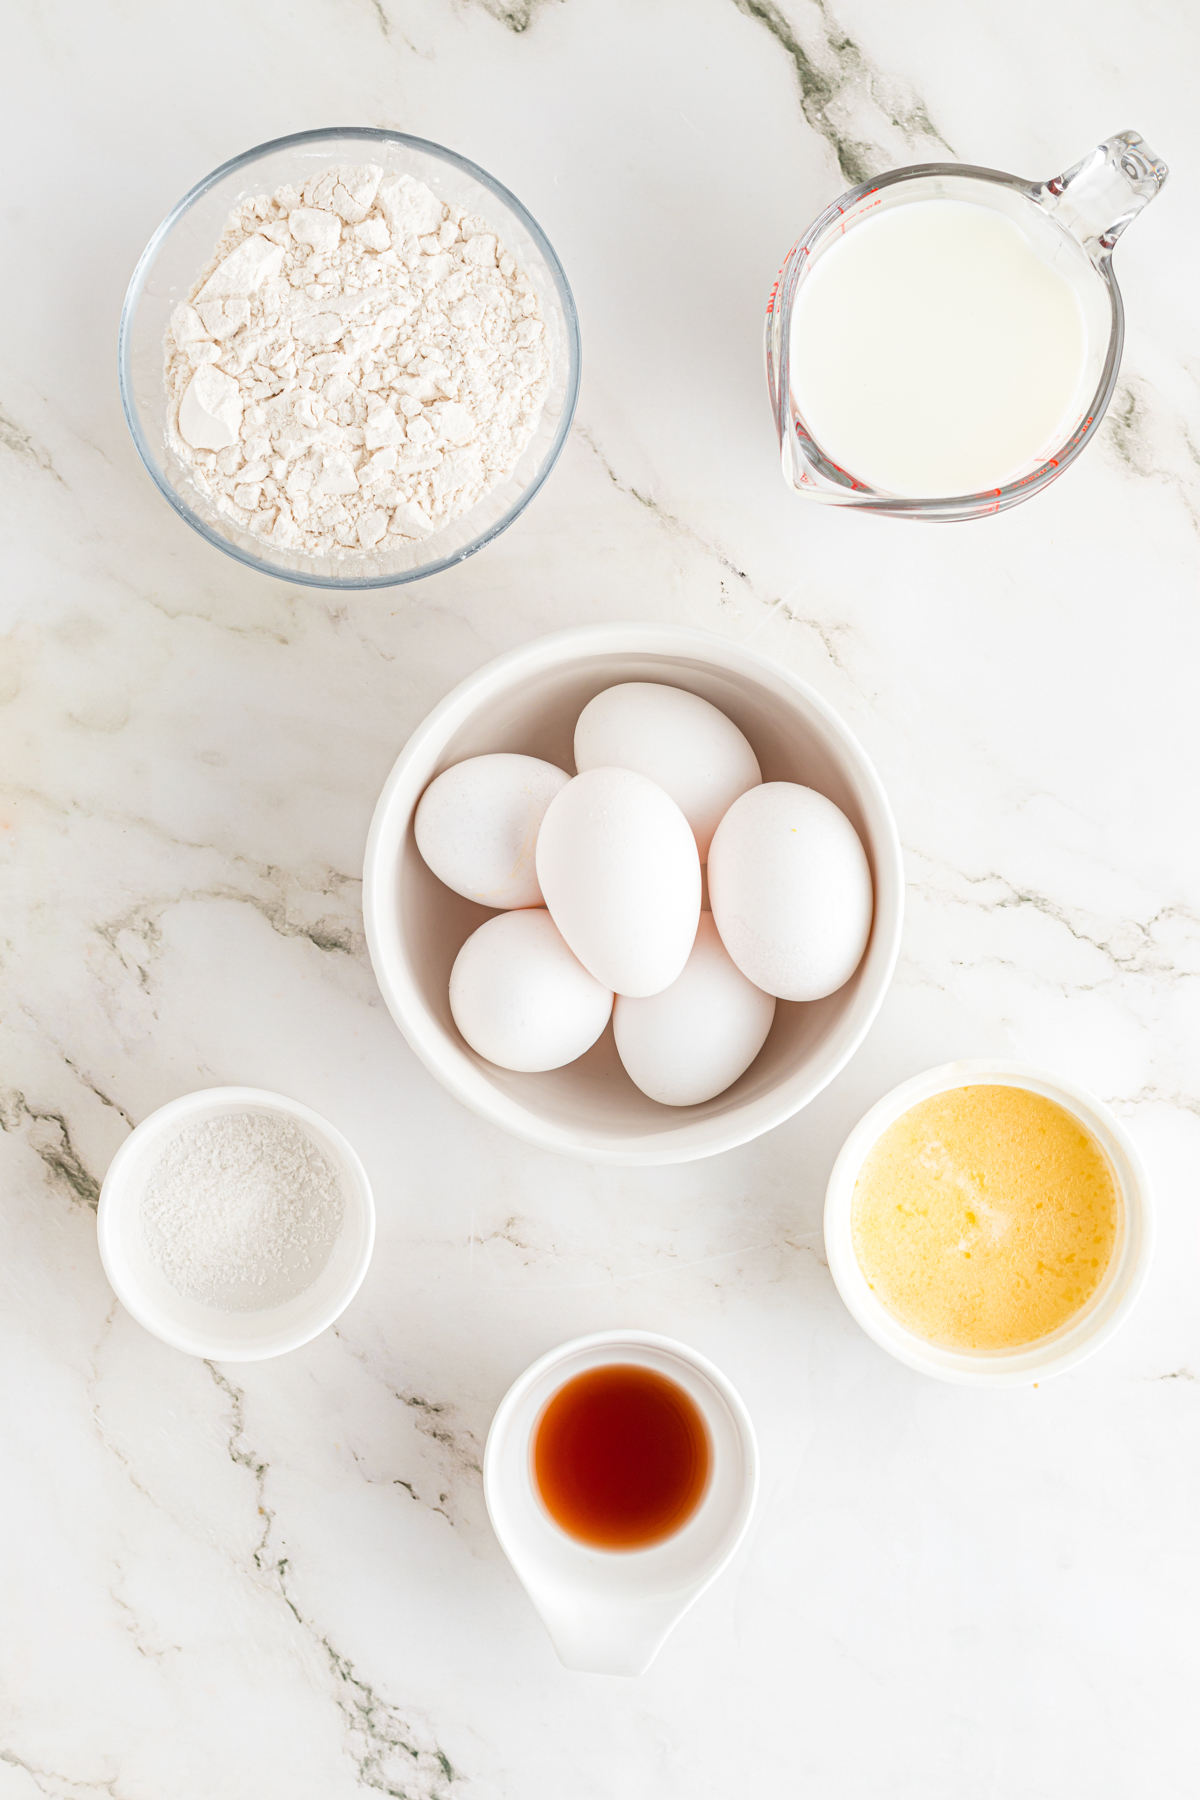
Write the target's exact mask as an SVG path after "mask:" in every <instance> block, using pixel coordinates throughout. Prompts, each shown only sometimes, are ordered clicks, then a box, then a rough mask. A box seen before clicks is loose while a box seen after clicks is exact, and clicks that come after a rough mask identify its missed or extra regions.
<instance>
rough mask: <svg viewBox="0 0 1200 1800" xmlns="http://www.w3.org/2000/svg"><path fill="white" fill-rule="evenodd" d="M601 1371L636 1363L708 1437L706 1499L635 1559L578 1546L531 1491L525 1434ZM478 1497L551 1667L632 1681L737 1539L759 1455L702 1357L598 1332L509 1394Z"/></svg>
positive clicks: (727, 1392) (732, 1399) (660, 1340)
mask: <svg viewBox="0 0 1200 1800" xmlns="http://www.w3.org/2000/svg"><path fill="white" fill-rule="evenodd" d="M607 1363H634V1364H637V1365H638V1366H640V1367H642V1368H649V1369H653V1370H655V1371H656V1372H657V1373H658V1374H661V1375H665V1376H667V1377H668V1379H669V1380H671V1381H674V1382H677V1383H678V1384H679V1386H680V1387H682V1388H683V1390H684V1392H685V1393H686V1394H687V1395H688V1396H689V1398H690V1399H691V1400H692V1401H693V1402H694V1404H695V1405H696V1407H697V1408H698V1409H699V1411H700V1414H701V1417H702V1418H703V1419H704V1423H705V1426H706V1427H707V1430H708V1439H709V1446H710V1450H711V1455H712V1464H711V1471H710V1474H709V1481H708V1487H707V1489H706V1490H705V1493H704V1497H703V1498H702V1500H701V1502H700V1504H699V1506H698V1507H697V1509H696V1511H695V1513H694V1514H693V1515H692V1517H691V1518H690V1519H688V1521H687V1522H686V1524H685V1525H684V1526H683V1527H682V1529H681V1530H679V1531H677V1532H676V1533H675V1535H674V1536H673V1537H669V1538H666V1539H665V1540H664V1541H663V1542H662V1543H659V1544H652V1545H650V1546H648V1547H647V1548H646V1549H643V1550H633V1551H612V1550H596V1549H592V1548H591V1547H589V1546H588V1545H586V1544H581V1543H579V1542H577V1541H576V1540H575V1539H574V1538H571V1537H569V1536H568V1535H567V1533H566V1532H565V1531H563V1530H562V1529H561V1528H560V1527H559V1526H558V1525H556V1524H555V1523H554V1521H553V1520H552V1519H551V1517H550V1515H549V1514H548V1513H547V1512H546V1510H545V1508H544V1507H543V1505H542V1503H541V1501H540V1500H539V1499H538V1497H537V1494H536V1493H535V1491H534V1486H533V1473H532V1447H533V1434H534V1430H535V1428H536V1425H537V1422H538V1419H539V1418H540V1416H541V1413H542V1409H543V1407H544V1406H545V1405H546V1402H547V1401H548V1400H549V1399H550V1398H551V1396H552V1395H553V1394H556V1393H557V1392H558V1390H559V1388H560V1387H562V1386H563V1385H564V1383H565V1382H568V1381H570V1380H572V1379H573V1378H574V1377H575V1376H576V1375H582V1374H583V1373H584V1372H585V1371H586V1370H588V1369H596V1368H601V1367H603V1366H604V1365H605V1364H607ZM483 1491H484V1497H485V1499H486V1500H487V1509H488V1516H489V1517H490V1519H491V1521H492V1528H493V1530H494V1531H495V1533H496V1536H497V1537H498V1538H499V1540H500V1546H501V1548H502V1549H503V1551H504V1554H505V1555H506V1556H507V1557H508V1559H509V1561H510V1562H511V1563H512V1565H513V1568H514V1569H515V1570H516V1572H517V1574H518V1576H519V1577H520V1579H521V1582H522V1585H523V1586H524V1588H525V1591H526V1593H527V1594H528V1595H529V1597H530V1599H531V1600H532V1602H533V1604H534V1606H535V1607H536V1608H537V1611H538V1614H539V1616H540V1617H541V1619H542V1622H543V1624H544V1625H545V1626H546V1629H547V1631H548V1632H549V1633H550V1637H551V1640H552V1641H553V1644H554V1648H555V1649H556V1650H557V1652H558V1655H559V1658H560V1660H561V1661H562V1662H563V1663H565V1664H566V1666H567V1668H568V1669H584V1670H588V1671H590V1672H591V1673H593V1674H599V1675H640V1674H641V1673H642V1671H643V1670H644V1669H645V1668H646V1667H647V1666H648V1665H649V1664H650V1662H652V1661H653V1659H654V1656H655V1655H656V1653H657V1651H658V1649H659V1647H660V1645H661V1644H662V1641H663V1639H664V1638H665V1637H666V1635H667V1633H668V1632H669V1631H670V1630H671V1629H672V1628H673V1626H675V1625H676V1624H677V1623H678V1622H679V1620H680V1619H681V1618H682V1617H683V1614H684V1613H685V1612H686V1611H687V1609H688V1607H689V1606H691V1605H692V1603H693V1602H694V1601H695V1600H697V1599H698V1598H699V1597H700V1595H701V1594H702V1593H703V1592H704V1590H705V1588H707V1587H709V1586H711V1584H712V1583H713V1582H714V1581H715V1580H716V1579H717V1576H718V1575H719V1574H720V1573H721V1571H722V1569H724V1568H725V1567H726V1566H727V1565H728V1563H729V1560H730V1558H731V1557H732V1556H733V1554H734V1552H735V1551H736V1549H737V1547H738V1545H739V1544H740V1543H741V1541H742V1539H743V1537H744V1536H745V1534H746V1530H747V1527H748V1526H749V1524H750V1519H751V1517H752V1515H753V1512H754V1503H755V1500H756V1498H757V1495H758V1443H757V1440H756V1438H755V1435H754V1426H753V1424H752V1423H751V1420H750V1415H749V1413H748V1412H747V1411H746V1407H745V1405H744V1403H743V1401H742V1399H741V1397H740V1395H739V1394H738V1393H737V1390H736V1389H735V1388H733V1387H732V1386H731V1385H730V1383H729V1382H728V1381H727V1380H726V1379H725V1377H724V1375H722V1374H721V1372H720V1370H719V1369H717V1368H714V1366H713V1364H712V1363H710V1362H709V1361H708V1360H707V1358H706V1357H703V1356H699V1355H697V1353H696V1351H694V1350H691V1349H689V1348H688V1346H687V1345H686V1344H678V1343H676V1342H675V1341H674V1340H673V1339H671V1338H665V1337H659V1336H658V1335H657V1334H656V1333H655V1332H650V1331H600V1332H596V1333H595V1334H594V1335H593V1336H591V1337H583V1338H576V1339H575V1340H574V1341H573V1342H572V1343H569V1344H561V1345H560V1346H559V1348H558V1349H557V1350H551V1351H549V1352H548V1353H547V1354H546V1355H545V1356H543V1357H540V1358H539V1359H538V1361H537V1362H535V1363H534V1364H533V1365H532V1366H531V1367H530V1368H528V1369H526V1371H525V1373H524V1374H523V1375H521V1376H520V1377H519V1378H518V1379H517V1380H516V1381H515V1382H514V1383H513V1385H512V1387H511V1388H510V1389H509V1390H508V1393H507V1394H506V1395H505V1396H504V1399H503V1400H502V1401H501V1402H500V1405H499V1406H498V1407H497V1409H496V1416H495V1418H494V1419H493V1420H492V1425H491V1430H490V1431H489V1432H488V1440H487V1447H486V1449H485V1451H484V1456H483Z"/></svg>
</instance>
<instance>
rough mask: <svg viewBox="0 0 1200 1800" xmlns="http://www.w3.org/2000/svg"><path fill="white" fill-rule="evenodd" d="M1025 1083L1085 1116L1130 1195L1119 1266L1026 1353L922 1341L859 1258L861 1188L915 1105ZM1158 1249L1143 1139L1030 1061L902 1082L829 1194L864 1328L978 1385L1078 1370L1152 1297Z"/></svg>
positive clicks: (833, 1239) (843, 1274) (1124, 1206)
mask: <svg viewBox="0 0 1200 1800" xmlns="http://www.w3.org/2000/svg"><path fill="white" fill-rule="evenodd" d="M979 1086H988V1087H1018V1088H1025V1089H1026V1090H1027V1091H1028V1092H1029V1093H1032V1094H1041V1095H1042V1096H1043V1097H1044V1098H1045V1099H1047V1100H1053V1101H1055V1102H1056V1104H1057V1105H1059V1106H1061V1107H1062V1108H1063V1109H1064V1111H1066V1112H1069V1113H1071V1114H1072V1116H1073V1117H1074V1118H1076V1119H1078V1120H1079V1123H1080V1124H1081V1125H1082V1126H1083V1128H1084V1130H1085V1131H1088V1132H1090V1134H1091V1136H1092V1137H1093V1138H1094V1139H1095V1140H1096V1142H1097V1143H1098V1144H1099V1145H1100V1148H1101V1149H1102V1150H1103V1151H1104V1154H1105V1155H1106V1156H1107V1158H1108V1160H1109V1163H1110V1164H1111V1166H1112V1170H1113V1173H1114V1175H1115V1176H1116V1180H1117V1188H1118V1192H1119V1195H1120V1202H1121V1205H1120V1219H1119V1222H1118V1237H1117V1243H1116V1247H1115V1249H1114V1252H1113V1256H1112V1260H1111V1262H1110V1263H1109V1266H1108V1269H1107V1271H1106V1273H1105V1276H1104V1279H1103V1281H1102V1282H1101V1283H1100V1286H1099V1288H1098V1289H1097V1290H1096V1293H1095V1294H1094V1295H1093V1297H1092V1299H1091V1300H1090V1301H1089V1302H1088V1304H1087V1305H1086V1306H1085V1307H1084V1308H1083V1310H1082V1311H1081V1312H1079V1313H1077V1314H1076V1315H1075V1317H1074V1318H1072V1319H1068V1320H1067V1322H1066V1324H1065V1325H1062V1326H1060V1327H1059V1329H1058V1330H1057V1331H1054V1332H1051V1333H1050V1334H1049V1335H1048V1336H1046V1337H1043V1338H1038V1339H1037V1340H1036V1342H1034V1343H1032V1344H1026V1345H1024V1346H1022V1347H1021V1348H1020V1349H1018V1350H949V1349H945V1348H943V1347H942V1346H941V1345H939V1344H932V1343H930V1342H929V1341H928V1339H926V1338H922V1337H918V1336H917V1334H916V1333H915V1332H912V1331H909V1330H908V1329H907V1327H906V1326H904V1325H902V1324H901V1323H900V1321H899V1320H898V1319H897V1318H895V1317H894V1316H893V1315H892V1314H891V1313H890V1312H889V1311H888V1310H887V1308H886V1307H885V1306H884V1305H883V1303H882V1302H881V1301H880V1300H879V1299H878V1298H877V1297H876V1295H875V1293H874V1292H873V1291H872V1289H871V1287H870V1285H869V1283H868V1282H867V1278H866V1276H865V1275H864V1274H863V1272H862V1269H861V1267H860V1266H859V1261H858V1257H857V1256H856V1255H855V1253H854V1238H853V1232H852V1220H851V1215H852V1209H853V1203H854V1188H855V1184H856V1182H857V1180H858V1175H859V1170H860V1169H861V1168H862V1165H863V1163H864V1162H865V1160H866V1158H867V1155H868V1153H869V1152H870V1151H871V1150H872V1149H873V1148H874V1146H875V1144H876V1143H877V1141H878V1140H879V1138H880V1137H881V1136H882V1135H883V1133H884V1132H885V1131H886V1130H887V1128H888V1126H889V1125H892V1124H894V1123H895V1121H896V1120H897V1119H898V1118H900V1116H901V1115H902V1114H903V1113H906V1112H908V1110H909V1109H910V1107H913V1106H917V1105H919V1103H920V1102H921V1101H922V1100H930V1099H932V1098H933V1096H934V1095H935V1094H944V1093H947V1092H949V1090H950V1089H951V1088H957V1087H979ZM1153 1248H1154V1215H1153V1210H1152V1206H1151V1200H1150V1185H1149V1182H1148V1180H1147V1177H1146V1171H1145V1169H1144V1168H1143V1167H1142V1162H1141V1158H1140V1157H1139V1156H1138V1153H1137V1151H1136V1149H1135V1148H1134V1146H1133V1142H1132V1140H1131V1139H1130V1137H1129V1134H1128V1132H1127V1131H1126V1130H1125V1128H1124V1126H1123V1125H1121V1124H1120V1122H1119V1121H1118V1120H1117V1119H1116V1118H1114V1116H1113V1114H1112V1113H1111V1112H1110V1111H1109V1109H1108V1107H1107V1106H1105V1105H1104V1103H1103V1102H1102V1101H1100V1100H1097V1099H1096V1098H1095V1096H1094V1095H1093V1094H1089V1093H1088V1091H1087V1089H1086V1088H1081V1087H1078V1086H1077V1085H1076V1084H1075V1083H1074V1082H1073V1081H1065V1080H1064V1079H1063V1078H1062V1077H1061V1076H1059V1075H1047V1074H1044V1073H1043V1072H1042V1071H1041V1070H1040V1069H1031V1068H1028V1067H1026V1065H1025V1064H1024V1063H1016V1062H1002V1061H1001V1062H997V1061H992V1060H991V1059H982V1060H979V1061H976V1062H956V1063H946V1064H944V1065H943V1066H942V1067H941V1068H940V1069H927V1070H926V1072H925V1073H924V1074H923V1075H914V1076H913V1077H912V1079H911V1080H910V1081H904V1082H901V1084H900V1086H899V1087H898V1088H893V1090H892V1092H891V1093H890V1094H887V1095H885V1096H884V1098H883V1099H882V1100H880V1101H879V1103H878V1105H876V1106H873V1107H872V1108H871V1110H870V1112H869V1113H868V1114H867V1115H866V1117H865V1118H863V1119H860V1120H859V1122H858V1124H857V1125H856V1126H855V1127H854V1130H853V1131H852V1132H851V1133H850V1136H849V1137H848V1138H847V1139H846V1142H845V1144H844V1145H843V1146H842V1150H841V1153H840V1154H839V1156H838V1159H837V1161H836V1162H835V1163H834V1165H833V1173H832V1174H831V1175H830V1177H829V1187H828V1189H827V1190H826V1194H825V1254H826V1256H827V1258H828V1260H829V1272H830V1274H831V1275H832V1276H833V1279H834V1282H835V1284H836V1286H837V1290H838V1292H839V1294H840V1295H841V1296H842V1299H843V1300H844V1301H845V1302H846V1305H847V1306H848V1307H849V1309H850V1311H851V1312H852V1313H853V1315H854V1317H855V1318H856V1319H857V1320H858V1323H859V1324H860V1325H861V1326H862V1328H863V1330H864V1331H865V1332H866V1333H867V1335H868V1337H872V1338H874V1340H875V1342H876V1343H877V1344H879V1345H880V1346H881V1348H882V1349H884V1350H887V1351H889V1352H890V1354H891V1355H892V1356H894V1357H896V1358H898V1360H899V1361H900V1362H902V1363H907V1364H908V1366H909V1368H910V1369H917V1370H918V1371H919V1372H920V1373H921V1374H922V1375H934V1376H936V1377H937V1378H938V1379H939V1380H941V1381H958V1382H964V1383H967V1384H968V1385H970V1386H972V1387H1023V1386H1028V1384H1029V1383H1031V1382H1040V1381H1046V1380H1048V1379H1049V1378H1050V1377H1051V1376H1052V1375H1061V1374H1062V1373H1063V1372H1064V1370H1066V1369H1073V1368H1075V1367H1076V1365H1077V1364H1078V1363H1081V1362H1082V1361H1083V1360H1084V1358H1085V1357H1088V1356H1091V1355H1092V1353H1093V1352H1094V1351H1096V1350H1098V1349H1099V1348H1100V1346H1101V1344H1104V1343H1106V1342H1107V1341H1108V1339H1109V1338H1110V1337H1111V1336H1112V1335H1113V1333H1114V1331H1116V1330H1117V1328H1118V1326H1120V1325H1122V1324H1123V1323H1124V1321H1125V1320H1126V1319H1127V1318H1128V1317H1129V1314H1130V1312H1131V1311H1132V1309H1133V1306H1134V1302H1135V1301H1136V1300H1137V1297H1138V1295H1139V1294H1140V1293H1141V1291H1142V1286H1143V1283H1144V1282H1145V1279H1146V1275H1147V1273H1148V1271H1149V1268H1150V1257H1151V1253H1152V1251H1153Z"/></svg>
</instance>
